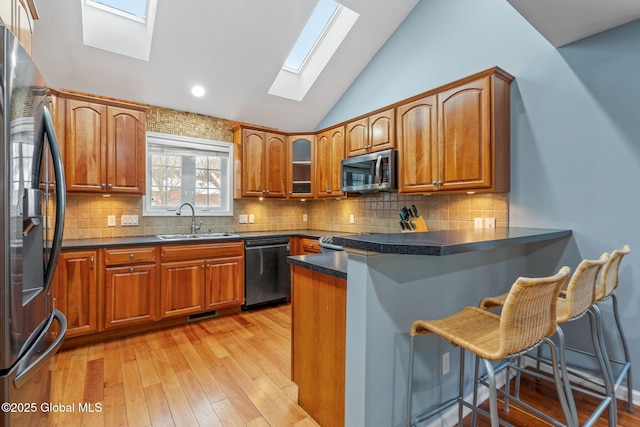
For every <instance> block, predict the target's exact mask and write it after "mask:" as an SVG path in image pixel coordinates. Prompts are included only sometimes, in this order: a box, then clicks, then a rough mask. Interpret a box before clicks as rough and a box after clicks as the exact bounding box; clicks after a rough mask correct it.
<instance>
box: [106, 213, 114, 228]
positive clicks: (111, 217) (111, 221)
mask: <svg viewBox="0 0 640 427" xmlns="http://www.w3.org/2000/svg"><path fill="white" fill-rule="evenodd" d="M115 226H116V216H115V215H107V227H115Z"/></svg>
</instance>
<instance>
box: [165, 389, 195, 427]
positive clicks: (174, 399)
mask: <svg viewBox="0 0 640 427" xmlns="http://www.w3.org/2000/svg"><path fill="white" fill-rule="evenodd" d="M164 394H165V396H166V397H167V403H168V404H169V410H170V411H171V417H172V418H173V421H174V424H175V425H176V426H197V425H198V422H197V421H196V417H195V416H194V415H193V411H192V410H191V406H189V401H188V400H187V397H186V396H185V394H184V391H183V390H182V388H180V387H178V388H171V389H168V390H167V389H165V390H164Z"/></svg>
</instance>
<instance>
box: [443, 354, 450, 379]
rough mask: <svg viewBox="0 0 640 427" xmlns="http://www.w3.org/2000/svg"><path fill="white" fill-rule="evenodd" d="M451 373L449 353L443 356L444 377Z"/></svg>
mask: <svg viewBox="0 0 640 427" xmlns="http://www.w3.org/2000/svg"><path fill="white" fill-rule="evenodd" d="M448 373H449V352H448V351H447V352H446V353H445V354H443V355H442V375H447V374H448Z"/></svg>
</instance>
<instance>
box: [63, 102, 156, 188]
mask: <svg viewBox="0 0 640 427" xmlns="http://www.w3.org/2000/svg"><path fill="white" fill-rule="evenodd" d="M60 98H65V99H64V101H62V102H63V103H64V105H65V108H64V114H65V132H64V137H65V173H66V180H67V191H68V192H69V193H101V194H132V195H143V194H144V193H145V164H146V159H145V145H146V141H145V128H146V123H145V122H146V118H145V117H146V115H145V111H144V106H136V107H135V108H134V106H133V105H131V106H129V105H120V104H117V103H110V102H109V101H107V100H102V99H98V98H89V97H83V96H78V95H76V94H66V93H60V94H59V99H60ZM59 109H60V108H59Z"/></svg>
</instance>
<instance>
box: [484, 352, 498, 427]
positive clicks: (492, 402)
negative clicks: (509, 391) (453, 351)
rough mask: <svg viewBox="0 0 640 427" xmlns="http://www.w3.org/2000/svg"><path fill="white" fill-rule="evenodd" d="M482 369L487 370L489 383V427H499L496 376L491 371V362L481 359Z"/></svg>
mask: <svg viewBox="0 0 640 427" xmlns="http://www.w3.org/2000/svg"><path fill="white" fill-rule="evenodd" d="M482 361H483V362H484V367H485V369H486V370H487V379H488V381H489V413H490V415H491V427H499V425H500V424H499V421H498V392H497V391H496V374H495V372H494V370H493V366H492V365H491V362H490V361H488V360H487V359H482Z"/></svg>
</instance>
